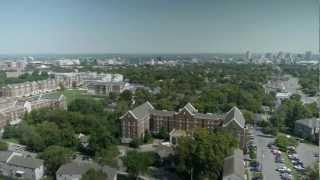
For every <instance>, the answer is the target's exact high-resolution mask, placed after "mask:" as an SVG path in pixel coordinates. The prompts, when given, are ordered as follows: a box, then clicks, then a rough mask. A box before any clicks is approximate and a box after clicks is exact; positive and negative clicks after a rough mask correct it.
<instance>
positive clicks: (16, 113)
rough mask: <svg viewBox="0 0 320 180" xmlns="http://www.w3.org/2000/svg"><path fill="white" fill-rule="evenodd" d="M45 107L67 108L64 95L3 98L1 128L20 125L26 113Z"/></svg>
mask: <svg viewBox="0 0 320 180" xmlns="http://www.w3.org/2000/svg"><path fill="white" fill-rule="evenodd" d="M43 107H50V108H65V107H66V103H65V98H64V96H63V95H60V96H56V95H40V96H33V97H28V98H21V99H16V98H3V99H1V100H0V128H4V127H5V126H6V125H7V124H11V125H14V124H17V123H19V122H20V121H21V120H22V118H23V116H24V114H25V113H26V112H31V111H32V110H33V109H39V108H43Z"/></svg>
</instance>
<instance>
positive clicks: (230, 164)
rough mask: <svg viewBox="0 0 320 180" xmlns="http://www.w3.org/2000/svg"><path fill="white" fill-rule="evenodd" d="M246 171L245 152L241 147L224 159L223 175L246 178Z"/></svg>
mask: <svg viewBox="0 0 320 180" xmlns="http://www.w3.org/2000/svg"><path fill="white" fill-rule="evenodd" d="M244 173H245V169H244V164H243V152H242V151H241V150H240V149H236V150H235V151H234V153H233V155H231V156H229V157H227V158H225V159H224V163H223V177H226V176H230V175H234V176H237V177H239V178H242V179H244Z"/></svg>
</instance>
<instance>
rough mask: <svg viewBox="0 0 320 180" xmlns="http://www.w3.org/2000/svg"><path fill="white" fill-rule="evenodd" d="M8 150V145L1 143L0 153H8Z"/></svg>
mask: <svg viewBox="0 0 320 180" xmlns="http://www.w3.org/2000/svg"><path fill="white" fill-rule="evenodd" d="M7 150H8V143H6V142H3V141H0V151H7Z"/></svg>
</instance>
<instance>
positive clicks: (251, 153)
mask: <svg viewBox="0 0 320 180" xmlns="http://www.w3.org/2000/svg"><path fill="white" fill-rule="evenodd" d="M249 156H250V158H251V159H256V158H257V153H256V150H255V149H250V151H249Z"/></svg>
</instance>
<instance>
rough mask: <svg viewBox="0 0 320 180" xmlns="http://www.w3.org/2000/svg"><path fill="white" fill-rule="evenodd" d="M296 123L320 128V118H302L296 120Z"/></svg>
mask: <svg viewBox="0 0 320 180" xmlns="http://www.w3.org/2000/svg"><path fill="white" fill-rule="evenodd" d="M296 123H298V124H302V125H304V126H307V127H310V128H320V118H310V119H301V120H298V121H296Z"/></svg>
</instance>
